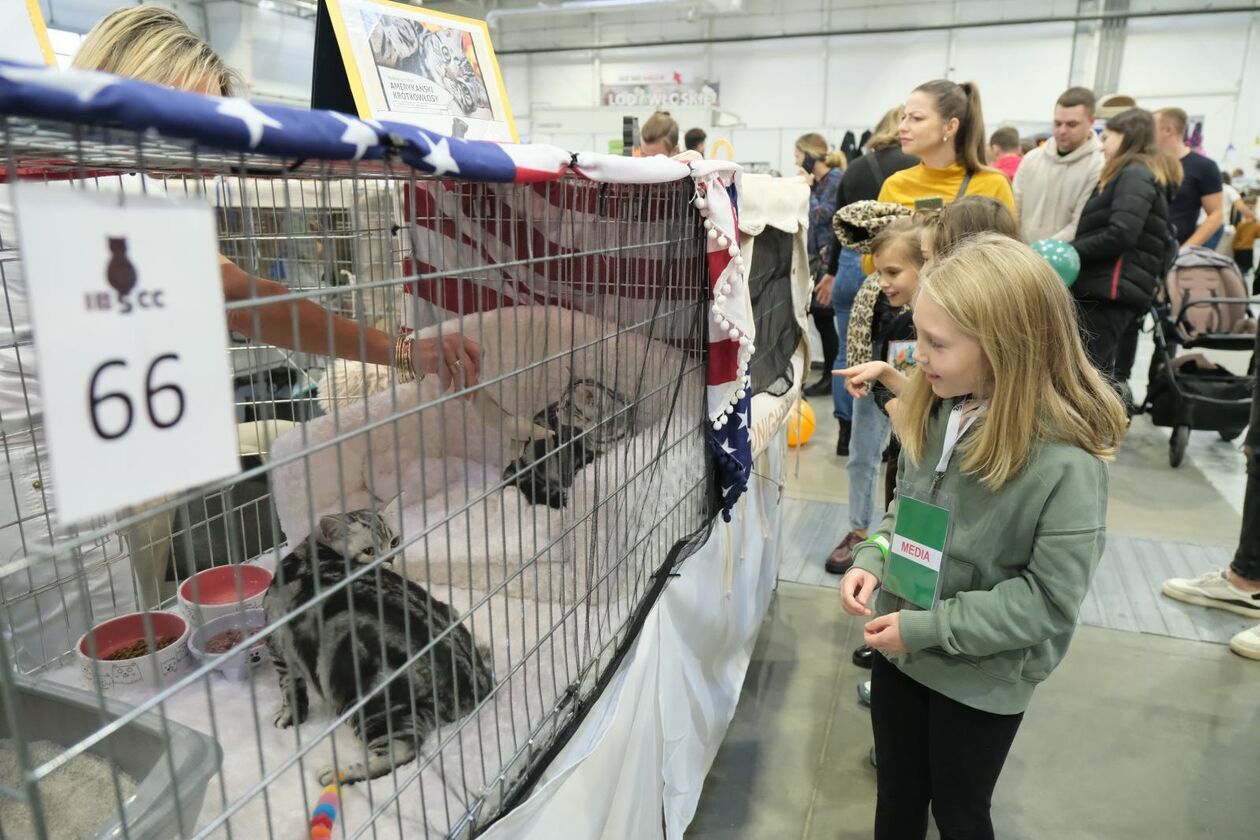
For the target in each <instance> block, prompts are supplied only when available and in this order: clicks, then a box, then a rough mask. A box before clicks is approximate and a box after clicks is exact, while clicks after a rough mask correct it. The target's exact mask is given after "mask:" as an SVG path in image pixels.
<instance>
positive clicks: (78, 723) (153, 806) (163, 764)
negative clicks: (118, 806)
mask: <svg viewBox="0 0 1260 840" xmlns="http://www.w3.org/2000/svg"><path fill="white" fill-rule="evenodd" d="M13 693H14V694H15V695H16V697H17V705H18V708H17V709H15V710H13V711H14V712H16V714H15V715H12V716H11V715H10V710H9V709H7V708H4V705H5V700H4V698H3V697H0V738H11V737H13V736H12V733H11V731H10V728H9V727H10V724H9V721H10V720H16V721H17V724H18V726H20V727H21V730H22V737H23V739H24V740H26V741H27V742H28V743H29V742H31V741H52V742H53V743H55V744H62V745H65V746H67V747H70V746H73V745H74V744H76V743H78V742H79V741H81V740H82V739H84V738H86V737H88V736H90V735H92V734H93V733H95V732H96V731H97V730H98V729H100V728H101V726H102V724H103V722H106V721H109V722H112V721H114V720H117V719H118V718H119V717H121V716H122V715H123V714H124V713H125V712H126V707H125V706H123V705H122V704H120V703H117V702H115V701H109V700H107V701H106V704H105V708H106V710H107V713H106V714H105V715H104V717H103V718H102V715H101V710H100V705H99V701H98V698H97V696H96V695H95V694H92V693H89V692H85V691H80V690H78V689H74V688H69V687H67V686H61V685H55V684H45V683H40V684H34V683H30V682H27V681H25V680H20V681H18V682H16V684H15V685H14V686H13ZM89 752H92V753H94V754H95V755H98V756H100V757H102V758H105V759H106V760H109V761H113V762H115V763H117V765H118V767H119V769H121V770H122V771H123V772H125V773H126V774H128V775H129V776H131V777H132V778H133V779H135V780H136V792H135V795H134V796H132V797H131V798H130V799H128V800H127V801H126V803H125V804H124V811H123V812H124V814H125V815H126V818H127V832H126V834H125V835H124V832H123V827H122V826H123V821H122V819H121V818H120V817H119V815H118V814H117V813H109V814H108V816H107V817H106V818H105V819H104V820H103V821H102V823H101V824H100V825H99V826H97V827H96V830H95V833H94V834H92V835H91V836H92V837H94V838H97V840H104V838H120V837H124V836H126V837H129V838H131V840H166V838H172V837H177V836H180V834H181V832H180V821H179V816H178V815H179V813H182V814H183V822H184V826H183V828H184V833H185V834H188V835H191V834H192V832H193V828H194V827H195V825H196V823H197V815H198V813H199V812H200V811H201V804H202V801H203V800H204V799H205V795H206V785H207V783H208V782H209V781H210V777H211V776H213V775H214V774H215V773H216V772H217V771H218V769H219V764H220V763H221V762H222V760H223V750H222V749H220V747H219V744H218V742H216V741H215V740H214V739H213V738H211V737H210V736H208V735H203V734H201V733H200V732H197V731H195V730H192V729H189V728H188V727H186V726H181V725H179V724H177V723H175V722H173V721H171V720H169V719H168V720H167V721H165V723H163V721H162V718H161V717H160V716H159V715H158V714H157V713H156V712H149V713H147V714H145V715H142V716H141V717H139V718H137V719H136V720H134V721H132V722H131V723H128V724H126V725H125V726H123V727H122V728H121V729H119V730H118V731H117V732H114V733H113V734H111V735H109V736H108V737H106V738H104V739H103V740H101V741H99V742H97V743H96V744H94V745H93V746H92V747H90V748H89ZM168 752H169V757H168V755H167V753H168ZM172 768H173V771H174V772H173V773H172ZM177 805H178V809H177ZM113 810H114V809H113V808H111V809H110V811H111V812H112V811H113ZM57 840H60V838H57Z"/></svg>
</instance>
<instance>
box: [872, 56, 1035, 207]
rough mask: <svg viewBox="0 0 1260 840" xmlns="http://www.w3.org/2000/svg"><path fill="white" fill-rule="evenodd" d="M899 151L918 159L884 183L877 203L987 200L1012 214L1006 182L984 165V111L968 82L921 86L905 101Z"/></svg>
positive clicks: (938, 204)
mask: <svg viewBox="0 0 1260 840" xmlns="http://www.w3.org/2000/svg"><path fill="white" fill-rule="evenodd" d="M898 139H899V140H900V141H901V150H902V151H903V152H906V153H907V154H911V155H915V156H917V157H918V158H919V159H920V161H921V162H920V163H919V165H918V166H913V167H911V168H909V169H904V170H902V171H901V172H898V173H896V174H895V175H893V176H892V177H891V178H889V179H888V180H887V181H885V182H884V187H883V189H882V190H880V194H879V200H880V201H891V202H895V203H897V204H901V205H904V206H906V207H910V208H911V209H931V208H933V207H941V206H944V205H946V204H952V203H953V202H954V201H956V200H958V199H960V198H962V197H963V196H964V195H987V196H990V197H992V198H996V199H997V200H998V201H1000V202H1002V203H1003V204H1005V205H1006V206H1007V208H1008V209H1009V210H1010V211H1011V214H1012V215H1014V213H1015V197H1014V195H1013V194H1012V193H1011V185H1010V183H1009V182H1008V181H1007V180H1006V177H1005V176H1004V175H1003V174H1002V173H1001V172H999V171H997V170H996V169H990V168H989V167H987V166H985V165H984V159H985V132H984V112H983V110H982V109H981V106H980V90H979V88H977V87H976V85H975V83H974V82H963V83H962V84H957V83H955V82H951V81H949V80H947V79H937V80H935V81H931V82H925V83H923V84H921V85H919V86H918V87H917V88H915V89H914V90H913V91H912V92H911V93H910V96H909V97H908V98H907V99H906V116H905V118H904V119H903V120H902V121H901V127H900V129H899V132H898Z"/></svg>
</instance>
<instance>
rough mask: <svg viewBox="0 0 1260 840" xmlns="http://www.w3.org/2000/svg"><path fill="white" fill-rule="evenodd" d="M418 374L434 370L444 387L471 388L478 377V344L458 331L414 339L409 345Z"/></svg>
mask: <svg viewBox="0 0 1260 840" xmlns="http://www.w3.org/2000/svg"><path fill="white" fill-rule="evenodd" d="M411 353H412V362H411V363H412V366H413V367H414V368H415V371H416V372H417V373H424V374H430V373H436V374H437V375H438V381H440V382H441V383H442V388H443V390H460V389H463V388H471V387H473V386H474V385H476V384H477V382H478V381H479V380H480V378H481V345H480V344H478V343H477V342H475V341H473V340H472V339H471V338H468V337H467V336H464V335H461V334H458V333H456V334H453V335H443V336H438V337H437V338H425V339H417V340H416V341H415V342H414V343H413V344H412V348H411Z"/></svg>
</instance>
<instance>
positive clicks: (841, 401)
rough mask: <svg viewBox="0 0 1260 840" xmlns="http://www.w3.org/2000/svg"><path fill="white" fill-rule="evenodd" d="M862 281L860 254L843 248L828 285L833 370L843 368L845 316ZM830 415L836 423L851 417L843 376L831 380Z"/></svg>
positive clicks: (846, 342) (846, 338)
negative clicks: (836, 346) (834, 339)
mask: <svg viewBox="0 0 1260 840" xmlns="http://www.w3.org/2000/svg"><path fill="white" fill-rule="evenodd" d="M865 281H866V275H865V274H864V273H862V255H861V254H859V253H858V252H857V251H853V250H851V249H849V248H844V249H843V250H841V251H840V266H839V268H837V269H836V279H835V281H834V282H833V283H832V284H831V308H832V309H833V310H835V313H836V332H837V333H839V334H840V351H839V352H838V353H837V354H836V367H837V368H842V367H846V364H847V363H846V362H845V357H846V356H847V354H848V349H849V313H850V312H852V310H853V298H855V297H857V293H858V289H860V288H862V283H864V282H865ZM831 400H832V404H833V406H834V408H833V410H832V416H834V417H835V418H836V419H837V420H849V419H851V418H852V417H853V397H851V396H849V392H848V391H846V390H845V389H844V377H843V376H833V377H831Z"/></svg>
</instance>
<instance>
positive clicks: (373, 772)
mask: <svg viewBox="0 0 1260 840" xmlns="http://www.w3.org/2000/svg"><path fill="white" fill-rule="evenodd" d="M387 516H389V514H388V513H380V514H374V513H372V512H370V511H366V510H362V511H354V512H352V513H347V514H342V515H338V516H326V517H324V518H323V519H322V520H321V521H320V527H319V530H318V532H317V533H316V534H315V556H314V557H312V556H311V544H310V542H309V541H303V542H302V543H300V544H299V545H298V546H297V547H296V548H295V549H294V550H293V552H292V553H291V554H289V555H288V556H287V557H285V558H284V559H283V560H281V561H280V565H279V568H278V569H277V571H276V577H275V579H274V580H273V581H272V583H271V588H270V589H269V590H268V591H267V596H266V601H265V604H264V606H265V608H266V610H267V620H268V622H274V621H276V620H277V619H280V618H282V617H284V616H285V615H288V614H290V613H293V612H295V611H300V612H299V614H298V615H295V616H293V618H292V619H291V620H290V621H289V622H287V623H285V624H284V625H282V626H281V627H280V628H279V629H278V630H276V631H275V632H274V633H273V634H272V635H271V636H270V637H269V638H268V646H269V647H270V650H271V658H272V661H273V662H274V663H275V667H276V671H277V673H278V674H279V676H280V690H281V692H282V694H283V696H284V701H283V705H282V706H281V707H280V710H279V711H278V712H277V713H276V716H275V725H276V726H277V727H281V728H287V727H289V726H292V725H293V724H295V723H297V724H302V723H304V722H305V720H306V715H307V709H308V705H309V703H308V696H307V691H308V688H313V689H314V690H315V691H317V692H319V694H320V696H322V697H323V698H324V701H325V703H326V704H327V705H328V706H329V708H330V709H331V710H332V711H333V712H334V713H336V714H337V715H341V714H344V713H345V712H346V711H347V710H348V709H349V708H351V707H352V706H354V705H355V704H356V703H358V702H359V700H360V698H361V696H369V697H370V699H368V701H367V702H366V703H365V704H364V705H363V707H362V708H361V709H360V710H359V711H357V712H355V713H354V714H352V715H351V716H350V718H349V723H350V725H351V727H352V728H353V729H354V732H355V734H356V735H357V736H358V737H359V739H360V740H361V741H363V743H364V744H365V745H366V746H367V757H366V761H356V762H355V763H353V764H351V765H350V766H349V767H345V768H342V771H341V774H340V779H341V782H342V783H343V784H349V783H351V782H356V781H362V780H364V779H374V778H376V777H378V776H383V775H385V774H387V773H389V772H390V770H391V769H392V768H394V767H398V766H399V765H402V764H406V763H407V762H409V761H412V760H414V759H415V757H416V753H417V751H418V750H419V748H420V746H421V745H422V744H423V743H424V741H425V739H426V738H428V736H429V734H430V733H432V731H433V730H434V729H436V728H437V727H438V725H440V724H442V723H449V722H454V721H457V720H459V719H460V718H462V717H463V716H465V715H467V714H468V713H469V712H471V711H473V709H474V708H476V706H477V705H478V704H479V703H480V702H481V701H482V700H484V699H485V698H486V696H487V695H488V694H489V693H490V690H491V687H492V686H493V678H492V676H491V670H490V668H491V663H492V658H491V655H490V651H489V650H488V649H487V648H485V647H481V646H478V645H477V644H476V643H475V642H474V640H473V637H472V634H470V633H469V632H468V630H467V629H466V628H465V627H464V626H463V625H462V624H460V623H459V615H458V613H456V612H455V610H454V609H452V608H451V607H450V606H449V605H447V604H444V603H442V602H441V601H438V600H437V599H435V598H433V597H432V596H431V595H430V594H429V593H428V592H427V591H425V589H424V588H423V587H421V586H419V585H418V584H416V583H413V582H411V581H409V580H407V579H406V578H404V577H402V576H401V575H399V574H397V573H396V572H394V571H392V570H391V569H388V568H385V567H384V566H383V565H382V566H378V567H377V568H376V569H374V570H372V571H370V572H368V573H366V574H364V575H362V576H361V577H359V578H357V579H356V580H354V581H351V582H350V583H349V584H348V585H346V586H343V587H342V588H341V589H338V590H337V591H336V592H334V593H332V594H331V595H329V596H327V597H326V598H325V599H324V600H323V601H322V602H321V603H320V604H318V605H315V606H312V607H310V608H308V609H302V607H303V606H304V605H306V604H308V603H309V602H310V601H311V600H312V599H313V598H314V597H315V595H316V593H317V592H318V593H324V592H327V591H328V590H329V589H332V588H334V587H336V586H337V585H338V584H341V583H342V582H344V581H345V580H346V578H347V577H348V576H349V575H351V574H353V573H354V572H356V571H359V570H360V569H361V568H362V566H363V565H364V564H368V563H371V562H373V560H374V559H375V558H376V556H377V555H378V554H381V553H384V552H385V551H387V550H389V549H392V548H395V547H397V545H398V537H397V536H396V535H395V534H394V532H393V529H391V528H390V526H389V525H388V523H387V519H386V517H387ZM352 630H353V632H352ZM435 636H436V637H439V638H438V640H437V641H436V642H433V641H432V639H433V637H435ZM421 651H423V653H422V654H421V655H419V656H417V653H419V652H421ZM356 669H357V670H356ZM360 691H362V694H360ZM337 778H338V774H337V770H336V768H332V767H330V768H327V769H325V770H323V771H322V772H321V773H320V776H319V783H320V784H321V785H328V784H331V783H332V782H333V781H335V780H336V779H337Z"/></svg>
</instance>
